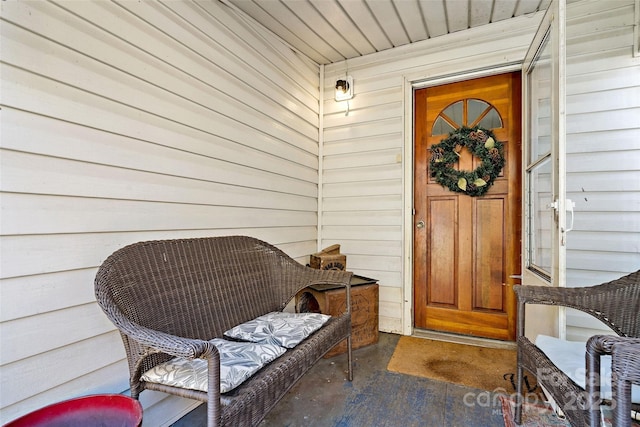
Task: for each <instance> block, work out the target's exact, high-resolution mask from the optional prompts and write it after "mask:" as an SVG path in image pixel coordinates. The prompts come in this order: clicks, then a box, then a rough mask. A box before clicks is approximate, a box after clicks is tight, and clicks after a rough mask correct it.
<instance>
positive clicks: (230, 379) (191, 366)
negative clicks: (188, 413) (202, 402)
mask: <svg viewBox="0 0 640 427" xmlns="http://www.w3.org/2000/svg"><path fill="white" fill-rule="evenodd" d="M211 342H212V343H213V344H214V345H215V346H216V347H217V348H218V351H219V352H220V393H227V392H229V391H231V390H233V389H234V388H236V387H237V386H239V385H240V384H242V383H243V382H244V381H245V380H247V379H248V378H249V377H251V375H253V374H254V373H256V372H257V371H258V370H260V368H262V367H263V366H264V365H266V364H267V363H269V362H271V361H272V360H275V359H276V358H278V357H280V356H281V355H282V354H284V353H285V352H286V350H285V349H284V348H282V347H280V346H278V345H273V344H256V343H252V342H232V341H227V340H223V339H220V338H215V339H213V340H211ZM142 380H143V381H147V382H152V383H158V384H165V385H170V386H175V387H181V388H188V389H191V390H200V391H205V392H206V391H207V385H208V379H207V361H206V360H204V359H185V358H181V357H176V358H174V359H171V360H169V361H168V362H165V363H162V364H160V365H157V366H155V367H153V368H152V369H149V370H148V371H147V372H145V373H144V375H142Z"/></svg>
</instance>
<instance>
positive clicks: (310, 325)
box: [224, 311, 331, 348]
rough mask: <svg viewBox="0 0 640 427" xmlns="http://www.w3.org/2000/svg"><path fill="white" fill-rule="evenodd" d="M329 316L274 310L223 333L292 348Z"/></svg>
mask: <svg viewBox="0 0 640 427" xmlns="http://www.w3.org/2000/svg"><path fill="white" fill-rule="evenodd" d="M330 318H331V316H329V315H327V314H319V313H284V312H279V311H275V312H272V313H268V314H265V315H264V316H260V317H256V318H255V319H253V320H249V321H248V322H245V323H243V324H241V325H238V326H235V327H233V328H231V329H229V330H228V331H226V332H225V333H224V334H225V335H226V336H228V337H230V338H234V339H238V340H243V341H251V342H256V343H262V344H275V345H279V346H281V347H286V348H293V347H295V346H296V345H298V344H299V343H300V342H301V341H302V340H304V339H305V338H307V337H308V336H309V335H311V334H312V333H313V332H315V331H317V330H318V329H320V327H322V325H324V324H325V323H326V322H327V320H329V319H330Z"/></svg>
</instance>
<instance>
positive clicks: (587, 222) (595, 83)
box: [567, 1, 640, 340]
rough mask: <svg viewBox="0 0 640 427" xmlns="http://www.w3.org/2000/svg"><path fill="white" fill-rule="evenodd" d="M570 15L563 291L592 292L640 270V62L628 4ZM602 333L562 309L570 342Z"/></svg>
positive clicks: (590, 5) (576, 8)
mask: <svg viewBox="0 0 640 427" xmlns="http://www.w3.org/2000/svg"><path fill="white" fill-rule="evenodd" d="M568 15H569V25H568V27H567V171H568V172H567V197H568V198H570V199H571V200H573V201H574V202H575V204H576V206H575V209H574V210H575V222H574V229H573V230H572V231H571V232H570V233H569V234H568V236H567V286H591V285H595V284H599V283H603V282H606V281H609V280H613V279H615V278H618V277H620V276H622V275H624V274H626V273H628V272H631V271H635V270H637V269H639V268H640V61H638V58H637V57H635V58H634V57H633V55H632V50H633V26H634V2H633V1H626V2H625V1H621V2H615V3H608V2H605V3H603V2H598V1H585V2H579V3H577V4H572V5H570V7H569V8H568ZM636 25H637V24H636ZM603 330H606V328H604V325H602V324H601V323H599V322H594V321H593V320H592V319H591V318H590V316H588V315H586V314H584V313H582V312H578V311H574V310H568V312H567V337H568V338H569V339H574V340H586V338H587V337H588V336H590V335H592V334H594V333H597V332H598V331H600V332H601V331H603Z"/></svg>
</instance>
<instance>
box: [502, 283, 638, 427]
mask: <svg viewBox="0 0 640 427" xmlns="http://www.w3.org/2000/svg"><path fill="white" fill-rule="evenodd" d="M514 291H515V292H516V295H517V297H518V367H517V397H516V399H517V402H516V410H515V420H516V423H517V424H520V423H521V421H522V401H523V394H522V381H523V376H524V373H523V370H524V369H526V370H527V371H529V372H531V373H532V374H534V375H538V374H542V376H540V375H538V377H539V378H538V381H539V382H540V383H542V385H543V386H544V387H545V389H546V390H547V391H548V392H549V393H550V394H551V396H552V397H553V399H554V400H555V402H556V403H557V404H558V407H559V408H560V409H561V410H562V411H563V413H564V414H565V416H566V418H567V420H568V421H569V422H570V423H571V425H573V426H575V427H582V426H592V427H595V426H599V425H600V402H601V401H600V399H599V384H600V383H599V376H600V356H601V355H604V354H611V352H612V348H613V346H614V344H615V345H617V344H618V343H624V342H628V343H633V342H640V339H639V338H640V271H636V272H635V273H631V274H629V275H627V276H624V277H622V278H620V279H617V280H613V281H611V282H608V283H604V284H600V285H596V286H590V287H580V288H554V287H546V286H514ZM526 304H544V305H555V306H563V307H570V308H574V309H577V310H581V311H583V312H585V313H588V314H590V315H591V316H593V317H595V318H597V319H599V320H600V321H602V322H603V323H604V324H606V325H607V326H609V327H610V328H611V329H612V330H613V331H614V332H615V333H616V334H617V335H618V336H615V335H607V336H604V335H598V336H594V337H592V338H591V339H590V340H589V341H588V343H587V345H586V348H585V361H586V370H587V375H586V383H585V384H586V391H585V390H584V389H582V387H580V386H579V385H578V384H576V383H575V382H574V381H573V380H572V379H571V378H569V377H568V376H567V375H566V374H565V373H564V372H562V371H561V370H560V369H558V367H557V366H555V365H554V363H553V362H552V361H551V360H550V359H549V358H548V357H547V355H545V354H544V353H543V352H542V351H541V350H540V349H539V348H538V347H537V346H536V345H535V344H533V343H532V342H531V341H530V340H529V339H527V338H526V337H525V336H524V330H525V305H526ZM625 390H626V389H625ZM629 397H630V396H629ZM625 399H626V397H625ZM627 422H629V413H627Z"/></svg>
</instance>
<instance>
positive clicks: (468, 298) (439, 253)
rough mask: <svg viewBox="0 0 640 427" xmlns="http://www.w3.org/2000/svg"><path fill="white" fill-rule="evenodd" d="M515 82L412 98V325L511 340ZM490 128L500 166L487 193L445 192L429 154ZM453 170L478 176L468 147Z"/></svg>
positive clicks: (517, 154)
mask: <svg viewBox="0 0 640 427" xmlns="http://www.w3.org/2000/svg"><path fill="white" fill-rule="evenodd" d="M520 90H521V81H520V73H519V72H514V73H508V74H501V75H496V76H490V77H482V78H477V79H473V80H468V81H463V82H458V83H451V84H446V85H441V86H434V87H428V88H424V89H419V90H416V92H415V95H414V96H415V98H414V105H415V118H414V129H415V139H414V150H415V169H414V207H415V216H414V282H413V283H414V326H415V327H416V328H419V329H429V330H436V331H444V332H452V333H458V334H464V335H472V336H478V337H487V338H494V339H501V340H515V319H516V303H515V296H514V293H513V289H512V286H513V284H517V283H518V282H519V281H518V279H515V278H513V277H512V276H514V275H519V274H520V251H521V249H520V248H521V245H520V238H521V237H520V230H521V225H520V224H521V207H520V205H521V188H520V185H521V184H520V183H521V180H520V171H521V163H520V162H521V141H520V139H521V135H520V120H521V117H520ZM462 126H467V127H474V126H481V127H483V128H486V129H490V130H491V131H493V133H494V134H495V136H496V138H497V140H498V141H501V142H502V143H503V144H504V158H505V166H504V168H503V169H502V172H501V173H500V176H498V178H497V179H495V181H494V182H493V185H492V186H491V187H490V188H489V190H488V191H487V193H486V194H484V195H482V196H477V197H472V196H469V195H467V194H461V193H458V192H454V191H451V190H450V189H448V188H445V187H443V186H442V185H440V184H439V183H437V182H436V181H435V179H434V178H433V176H432V174H431V172H430V170H429V160H430V158H431V151H430V150H429V148H430V147H431V145H433V144H436V143H439V142H440V141H442V140H443V139H445V138H447V136H448V135H449V133H450V132H452V131H454V130H456V129H458V128H460V127H462ZM459 154H460V157H459V161H458V162H457V164H456V165H453V167H455V168H458V169H459V170H468V171H471V170H474V169H475V168H476V167H478V165H479V164H480V162H481V161H482V160H481V159H479V158H477V157H475V156H474V155H473V154H471V153H470V152H469V151H468V150H467V149H466V148H463V149H462V151H461V152H460V153H459Z"/></svg>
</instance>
